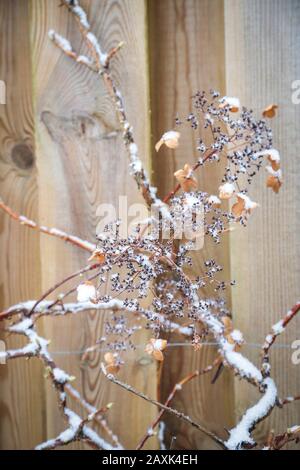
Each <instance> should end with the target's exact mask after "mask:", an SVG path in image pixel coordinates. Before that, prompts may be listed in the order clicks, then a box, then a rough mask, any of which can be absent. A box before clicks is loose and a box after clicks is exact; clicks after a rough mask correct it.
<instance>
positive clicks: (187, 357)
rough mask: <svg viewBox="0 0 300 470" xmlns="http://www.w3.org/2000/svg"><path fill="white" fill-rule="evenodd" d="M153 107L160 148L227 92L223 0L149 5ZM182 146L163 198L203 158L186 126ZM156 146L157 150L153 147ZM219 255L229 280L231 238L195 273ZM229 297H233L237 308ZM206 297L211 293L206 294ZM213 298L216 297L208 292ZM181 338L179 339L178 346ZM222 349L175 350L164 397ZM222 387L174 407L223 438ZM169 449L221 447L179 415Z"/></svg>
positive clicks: (165, 168) (156, 160)
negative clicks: (177, 174)
mask: <svg viewBox="0 0 300 470" xmlns="http://www.w3.org/2000/svg"><path fill="white" fill-rule="evenodd" d="M149 21H150V41H149V47H150V64H151V109H152V138H153V139H152V140H153V144H154V143H155V142H156V141H158V139H159V138H160V136H161V135H162V134H163V133H164V132H165V131H167V130H169V129H172V128H173V127H174V119H175V117H176V116H177V115H178V116H179V118H180V119H183V120H184V119H185V117H187V115H188V114H189V112H190V111H191V104H192V103H191V101H192V100H191V97H192V95H194V94H195V93H196V92H197V91H198V90H207V91H209V90H210V89H211V88H215V89H218V90H220V91H221V92H224V91H225V75H224V72H225V52H224V17H223V3H222V2H220V1H218V0H216V1H206V0H201V1H199V0H195V1H194V0H186V1H182V0H175V1H173V0H164V1H163V2H157V1H155V0H150V2H149ZM180 131H181V139H180V146H179V148H178V149H176V151H171V150H170V149H167V148H166V147H164V146H163V147H164V148H163V147H162V148H161V150H160V152H159V154H156V153H153V178H154V182H155V184H156V185H157V186H158V188H159V193H160V195H161V196H164V195H166V194H167V193H168V192H169V191H170V190H171V189H172V188H173V186H174V184H175V181H174V177H173V173H174V171H176V170H178V169H179V168H182V167H183V165H184V164H185V163H187V162H189V163H192V162H193V163H194V162H196V161H197V158H198V157H197V152H196V140H197V138H199V137H200V134H199V131H197V132H195V131H193V130H191V129H190V128H189V126H188V125H184V126H183V128H181V129H180ZM153 147H154V145H153ZM222 170H223V168H221V165H215V164H211V165H208V166H207V168H204V169H201V171H199V173H198V174H197V177H198V180H199V187H200V189H202V190H204V191H208V192H209V193H215V191H216V188H218V186H219V184H220V182H221V177H222V176H221V175H222ZM212 257H214V258H216V259H218V261H219V262H220V264H222V265H223V266H224V267H225V269H224V272H223V276H224V278H225V279H229V278H230V272H229V246H228V237H224V240H223V243H222V248H216V245H215V244H213V243H209V242H205V247H204V249H203V250H201V251H199V252H196V253H195V256H194V257H193V258H194V268H193V270H192V271H191V274H192V275H195V274H196V273H197V275H199V273H203V270H204V266H203V263H204V260H206V259H209V258H212ZM229 294H230V293H229V292H228V293H227V300H228V302H229V304H230V295H229ZM203 295H205V294H204V293H203ZM206 295H215V293H214V292H213V291H212V290H211V291H206ZM177 339H178V340H179V341H180V340H181V339H180V338H175V337H174V336H172V341H176V340H177ZM215 353H216V352H215V350H214V349H213V348H212V347H210V346H207V347H204V348H203V349H202V350H201V351H200V352H198V353H197V354H195V352H194V351H193V350H192V348H189V347H185V348H182V347H178V348H176V349H175V348H172V349H171V350H170V351H169V350H168V351H167V353H166V361H165V362H164V368H163V371H162V378H161V396H162V398H163V397H166V396H167V394H168V393H169V392H170V390H171V388H172V386H173V385H174V384H175V383H176V381H177V380H179V379H181V378H183V377H184V376H185V375H186V374H187V373H189V372H191V371H193V370H195V369H202V368H204V367H205V366H206V365H208V364H209V363H211V362H212V361H213V358H214V357H215ZM222 375H223V377H222V376H221V377H220V379H219V380H218V382H219V383H218V385H215V386H212V385H211V384H210V380H211V376H209V377H201V378H199V379H196V380H194V381H193V382H191V383H189V384H188V385H187V386H186V387H185V388H184V390H182V392H180V393H178V394H177V395H176V398H175V400H174V402H173V406H175V407H177V408H178V409H180V410H182V411H184V412H185V413H187V414H189V415H190V416H191V417H192V418H193V419H196V420H198V421H199V422H201V423H203V424H204V425H206V427H207V428H209V429H211V430H213V431H215V432H217V433H219V434H220V435H223V434H224V429H223V426H226V427H228V426H230V425H231V424H232V415H233V413H232V411H233V396H232V384H231V380H230V378H229V377H228V375H227V373H225V374H222ZM166 424H167V445H170V440H171V436H176V443H175V441H174V442H173V447H174V448H178V449H196V448H197V449H199V448H200V449H201V448H202V449H203V448H210V447H214V444H213V443H212V442H211V441H210V440H209V439H207V438H205V437H204V436H203V435H201V433H199V432H198V431H195V430H193V429H191V428H190V427H188V426H186V425H185V424H182V423H180V422H178V421H177V420H176V418H175V419H174V418H170V417H166Z"/></svg>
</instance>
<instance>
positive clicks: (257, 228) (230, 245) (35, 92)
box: [0, 0, 300, 449]
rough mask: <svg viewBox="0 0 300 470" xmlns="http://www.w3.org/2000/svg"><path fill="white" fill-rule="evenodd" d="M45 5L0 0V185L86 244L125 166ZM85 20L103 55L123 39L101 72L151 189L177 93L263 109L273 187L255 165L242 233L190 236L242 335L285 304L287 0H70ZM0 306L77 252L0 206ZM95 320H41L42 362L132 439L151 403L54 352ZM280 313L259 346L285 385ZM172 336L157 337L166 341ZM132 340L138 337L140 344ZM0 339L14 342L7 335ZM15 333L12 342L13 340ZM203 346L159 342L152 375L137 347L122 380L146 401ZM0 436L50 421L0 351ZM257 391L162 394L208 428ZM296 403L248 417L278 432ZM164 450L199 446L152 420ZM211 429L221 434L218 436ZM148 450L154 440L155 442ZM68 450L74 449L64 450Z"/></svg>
mask: <svg viewBox="0 0 300 470" xmlns="http://www.w3.org/2000/svg"><path fill="white" fill-rule="evenodd" d="M59 3H60V2H59V0H10V1H7V0H0V34H1V40H0V79H1V80H3V81H4V82H5V84H6V104H5V105H3V104H1V105H0V118H1V122H0V194H1V197H2V198H3V199H4V200H5V201H6V202H7V203H8V204H9V205H10V206H12V207H13V208H14V209H15V210H17V211H19V212H20V213H23V214H25V215H27V216H28V217H30V218H32V219H34V220H38V221H39V222H40V223H41V224H45V225H49V226H56V227H58V228H61V229H63V230H65V231H68V232H71V233H76V234H78V235H79V236H81V237H83V238H84V239H89V240H94V239H95V230H96V224H97V216H96V208H97V206H98V205H99V204H100V203H101V202H109V203H113V204H118V197H119V195H125V194H127V195H128V196H129V203H130V202H135V201H140V200H141V199H140V196H139V195H138V192H137V190H135V189H134V190H133V189H132V188H133V183H132V180H131V177H130V175H129V171H128V164H127V159H126V155H125V152H124V149H123V144H122V138H121V135H120V132H119V129H118V124H117V121H116V117H115V114H114V110H113V107H112V105H111V101H110V98H109V97H108V96H107V94H106V92H105V88H104V86H102V85H99V81H97V80H96V79H95V78H94V77H93V75H92V74H91V73H89V72H88V71H87V70H86V69H84V68H81V67H77V66H74V65H73V64H72V63H71V61H70V60H68V59H67V58H66V57H64V56H63V55H62V54H61V53H60V51H59V50H57V49H55V48H54V47H53V45H52V44H51V43H50V41H49V40H48V37H47V32H48V30H49V29H50V28H53V29H55V30H56V31H58V32H60V33H61V34H62V35H64V36H67V37H68V38H70V40H71V42H72V44H73V45H74V46H75V47H76V48H77V49H80V47H81V38H80V35H79V33H78V31H77V27H76V25H75V23H74V20H73V19H72V17H71V16H70V15H68V13H67V11H66V9H65V8H59ZM82 5H83V6H84V7H85V8H86V10H87V12H88V15H89V18H90V19H91V24H92V28H93V31H94V32H95V34H96V35H97V37H98V38H99V39H100V40H101V43H102V44H103V48H104V49H105V50H109V49H110V48H111V47H112V46H114V45H116V43H117V42H119V41H120V40H123V41H125V43H126V45H125V47H124V48H123V49H122V52H121V53H120V54H119V55H118V56H117V57H116V58H115V59H114V61H113V73H114V75H115V77H116V79H117V81H118V84H119V86H120V88H121V90H122V92H123V95H124V97H125V101H126V106H127V110H128V115H129V120H130V121H131V122H132V124H133V128H134V134H135V137H136V141H137V143H138V145H139V147H140V150H141V155H142V156H143V161H144V164H145V166H146V168H148V171H149V173H150V174H151V176H152V179H153V181H154V183H155V184H156V185H157V186H158V189H159V193H160V194H161V195H163V194H164V193H166V192H167V191H168V190H170V189H171V188H172V185H173V173H174V171H175V170H176V169H178V168H181V167H182V165H183V164H184V163H185V162H186V161H187V160H188V161H192V160H195V159H196V158H197V156H196V154H195V150H194V148H195V134H194V133H192V131H185V132H184V133H183V135H182V139H181V145H180V147H179V149H178V150H176V151H170V150H162V151H161V152H160V154H159V157H158V156H157V155H156V154H155V153H154V151H153V144H154V143H155V142H156V141H157V140H158V138H159V137H160V135H161V134H162V133H163V132H164V131H165V130H167V129H170V128H172V126H173V122H174V117H175V116H176V115H177V114H178V115H179V116H180V117H184V116H185V115H187V114H188V113H189V112H190V110H191V99H190V98H191V96H192V95H193V93H194V92H195V91H197V90H199V89H210V88H216V89H218V90H220V91H221V92H222V93H224V94H225V93H226V94H228V95H233V96H239V98H240V99H241V101H242V103H243V104H245V105H246V106H249V107H251V108H253V109H254V111H255V112H257V113H260V111H261V109H262V107H264V106H265V105H268V104H270V103H272V102H276V103H277V104H278V105H279V113H278V117H277V118H276V120H274V121H272V127H273V130H274V136H275V147H276V148H278V149H279V150H280V152H281V155H282V159H283V170H284V175H285V181H284V186H283V188H282V191H281V193H280V194H279V195H273V194H271V193H270V192H269V191H267V189H266V188H265V185H264V182H263V181H264V175H261V176H260V177H259V178H258V181H256V182H255V184H254V186H253V188H252V196H253V199H254V200H256V201H258V202H259V203H260V205H261V207H260V209H259V210H258V211H257V212H256V214H255V216H254V217H253V218H252V219H251V221H250V223H249V226H248V228H247V229H246V230H242V229H241V230H236V231H234V232H232V233H230V235H229V234H228V236H227V238H226V239H225V240H224V243H222V247H220V248H218V249H216V248H215V246H211V245H206V246H205V250H204V251H203V252H201V254H200V255H198V257H197V259H195V267H196V268H197V269H200V266H201V265H202V262H203V260H204V259H206V258H208V257H218V260H219V261H220V262H221V263H222V264H223V265H224V267H225V269H224V277H226V278H230V277H231V278H234V279H235V280H236V281H237V286H236V287H234V288H232V290H231V291H230V292H228V293H227V297H228V299H227V300H228V302H229V304H230V305H231V306H232V309H233V312H234V318H235V322H236V325H237V326H238V327H239V328H240V329H241V330H242V331H243V332H244V333H245V336H246V340H247V341H248V343H250V344H249V345H248V346H246V348H247V352H248V353H249V356H250V357H251V358H252V359H253V360H257V359H258V354H259V350H258V349H257V348H256V347H255V344H257V343H261V342H262V341H263V338H264V335H265V334H266V333H267V332H268V330H269V328H270V326H271V325H272V323H274V322H275V321H276V320H277V319H278V318H279V317H280V316H281V315H282V314H283V313H284V312H285V311H286V310H287V309H288V308H289V307H290V306H291V305H292V304H293V303H294V302H295V301H297V300H299V290H300V282H299V281H300V264H299V250H300V238H299V230H300V226H299V223H300V222H299V221H300V212H299V203H298V199H297V198H298V197H299V186H300V182H299V181H300V178H299V175H300V168H299V161H300V160H299V155H300V146H299V121H300V104H298V105H297V104H295V103H293V101H292V92H293V90H292V83H293V82H294V81H295V80H299V79H300V54H299V51H300V28H299V24H300V2H299V1H298V0H263V1H262V0H248V1H247V0H149V1H148V2H147V1H146V0H84V1H82ZM220 174H221V173H220V169H218V170H216V169H215V167H214V168H212V167H210V168H209V169H207V170H205V171H203V172H202V173H201V172H200V176H199V182H200V186H201V188H203V189H204V190H207V191H210V188H215V187H216V185H217V184H218V182H219V180H220ZM0 221H1V225H0V244H1V245H0V250H1V251H0V253H1V255H0V266H1V271H0V272H1V274H0V276H1V277H0V307H1V308H5V307H8V306H9V305H11V304H13V303H16V302H19V301H22V300H26V299H30V298H36V297H37V296H38V295H39V294H40V293H41V292H42V291H43V290H46V289H47V288H48V287H49V286H51V285H52V284H53V283H54V281H55V280H57V279H58V278H59V279H60V278H63V276H64V275H67V274H68V273H70V272H73V271H74V270H76V269H78V268H80V267H82V266H83V265H84V263H85V262H86V257H85V255H82V254H81V253H79V252H78V251H76V250H75V249H74V248H73V247H70V246H66V245H64V244H63V243H62V242H60V241H57V240H54V239H49V238H47V237H46V236H39V235H38V234H37V233H33V232H32V231H30V230H28V229H26V228H23V227H20V226H18V225H17V224H16V223H14V222H12V221H11V220H8V218H7V217H6V216H4V215H3V214H0ZM104 321H105V316H99V315H95V314H94V313H89V314H88V315H84V316H83V315H78V316H77V317H76V318H68V319H67V318H66V319H60V320H57V321H53V320H50V319H49V320H47V321H45V320H43V322H42V323H41V328H42V330H43V331H44V332H46V336H47V337H51V338H52V343H51V350H53V351H59V352H61V354H60V355H58V356H57V362H58V363H59V364H60V366H61V367H62V368H66V369H67V370H68V371H70V373H72V375H75V376H76V377H77V382H76V384H77V385H78V387H79V389H80V390H81V392H82V393H83V395H84V397H85V398H86V399H87V400H89V401H90V402H91V403H93V404H94V405H95V406H100V405H101V404H103V403H107V402H108V401H113V402H115V404H116V405H115V407H114V408H113V409H112V410H111V411H110V414H109V421H110V423H111V425H112V428H114V429H115V430H116V431H118V434H119V435H120V438H121V439H122V442H124V445H125V446H128V447H133V446H134V445H135V444H136V443H137V441H138V439H139V438H140V437H141V436H142V435H143V433H144V432H145V430H146V429H147V426H148V425H149V423H150V421H151V419H152V418H153V417H154V416H155V415H156V413H157V410H156V409H155V407H153V406H152V405H150V404H148V403H146V402H144V401H143V400H141V399H139V398H137V397H132V396H129V395H128V394H127V393H126V392H123V391H120V390H119V389H118V388H117V387H116V386H115V385H113V384H110V385H108V384H107V383H106V380H105V379H104V378H103V376H101V375H100V374H99V363H100V356H99V354H95V355H94V356H92V357H91V360H90V362H89V366H88V367H82V365H81V364H80V356H79V355H76V354H70V352H72V351H78V350H81V349H83V348H84V347H86V346H87V345H89V344H90V343H91V342H92V341H93V339H97V337H98V336H99V335H100V333H101V331H102V330H103V325H104ZM299 325H300V322H299V320H298V322H297V321H295V323H294V324H293V327H291V328H290V329H289V330H288V331H287V332H286V333H285V334H284V336H282V338H281V343H284V344H285V345H286V347H284V346H283V347H282V348H277V349H274V351H273V354H272V361H273V362H274V376H275V377H276V378H277V380H278V384H279V389H280V393H281V394H282V395H285V394H297V392H298V394H299V390H300V366H299V365H298V366H297V365H293V364H292V363H291V352H292V350H291V349H290V345H291V343H292V341H294V340H295V339H297V338H298V339H300V328H299ZM175 340H176V338H174V336H173V338H172V341H175ZM143 341H145V333H143V334H142V335H141V337H140V342H141V343H142V342H143ZM13 344H14V346H15V345H16V341H15V339H14V343H13ZM20 344H21V342H20ZM212 355H213V348H212V347H210V346H207V347H204V348H203V349H202V350H201V351H200V352H198V353H197V354H195V353H194V352H193V351H192V350H191V349H190V348H188V347H186V348H182V347H178V348H172V351H171V353H170V352H168V353H167V354H166V360H165V362H164V365H163V370H162V371H160V374H157V370H156V364H154V363H153V362H152V361H149V359H148V358H146V357H145V353H143V350H142V349H139V350H137V351H135V352H133V353H130V359H129V363H128V365H127V366H126V368H125V370H124V371H123V372H122V378H123V379H124V380H125V381H127V382H128V383H130V384H132V385H134V386H136V387H137V388H139V389H140V390H142V391H144V392H145V393H147V394H148V395H150V396H152V397H155V396H159V398H160V399H161V400H162V399H163V398H164V397H166V395H167V394H168V392H169V391H170V388H171V387H172V385H173V384H174V383H175V382H176V380H177V379H179V378H181V377H183V376H184V374H185V372H189V371H191V370H194V369H195V368H201V367H203V366H204V365H206V364H208V363H209V361H210V358H211V357H212ZM0 387H1V388H0V446H1V448H3V449H7V448H13V449H17V448H32V447H33V446H34V445H36V444H37V443H39V442H41V441H42V440H45V439H47V438H50V437H54V436H55V435H56V434H57V433H58V432H60V431H61V430H62V429H63V424H62V420H61V417H60V415H59V412H58V410H57V407H56V397H55V392H54V390H53V389H52V388H51V387H50V386H49V385H48V384H47V382H46V381H45V380H44V378H43V370H42V368H41V366H40V364H39V363H38V362H37V361H34V360H32V361H23V360H18V361H12V362H11V363H9V365H8V366H0ZM256 398H257V395H256V391H255V389H252V388H251V387H249V386H248V385H247V384H246V385H244V384H242V383H240V382H235V380H234V379H233V378H232V376H231V375H230V374H222V376H221V378H220V380H219V381H218V383H217V384H216V385H215V386H212V385H211V384H210V379H209V378H199V379H198V380H197V381H194V382H192V383H190V384H189V385H187V386H186V388H185V390H184V391H183V392H182V393H178V395H177V398H176V399H175V401H174V403H173V405H174V406H175V407H177V408H178V409H180V410H184V411H185V412H186V413H188V414H189V415H190V416H192V417H193V418H195V419H197V420H198V421H200V422H202V423H204V424H205V425H206V426H207V427H209V428H210V429H212V430H214V431H216V432H218V433H220V434H222V433H224V427H227V428H229V427H230V426H231V425H232V424H233V423H234V422H235V420H236V419H238V418H239V417H240V415H241V414H242V412H243V410H244V409H245V407H246V406H248V405H249V404H250V403H252V402H253V401H255V399H256ZM299 421H300V410H299V406H297V404H293V405H290V407H289V408H287V409H286V410H285V412H284V413H283V412H282V411H280V410H278V411H275V412H274V413H273V414H272V417H271V418H270V419H268V420H267V421H265V422H264V424H263V425H262V426H261V427H259V429H258V431H257V432H258V434H259V435H260V436H264V435H265V434H266V433H267V431H268V429H269V428H270V427H275V429H276V430H278V431H280V430H284V429H285V428H286V427H287V426H288V425H293V424H296V423H299ZM165 422H166V429H167V439H166V441H167V445H170V441H171V438H172V436H175V437H176V442H175V443H174V444H173V447H175V448H179V449H180V448H193V449H195V448H210V447H211V446H212V444H211V442H209V441H208V440H207V439H206V438H205V437H203V435H202V434H201V433H200V432H199V431H197V430H194V429H193V428H191V427H188V426H187V425H186V424H184V423H182V422H180V421H178V420H175V419H174V418H173V417H170V416H166V417H165ZM223 435H224V434H223ZM147 445H148V448H156V446H157V444H156V442H155V438H152V440H149V441H148V444H147ZM74 447H77V448H78V447H82V445H81V444H80V445H76V446H75V445H74V446H73V448H74Z"/></svg>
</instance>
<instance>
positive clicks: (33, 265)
mask: <svg viewBox="0 0 300 470" xmlns="http://www.w3.org/2000/svg"><path fill="white" fill-rule="evenodd" d="M29 25H30V11H29V3H28V2H22V1H21V2H20V1H16V0H14V1H11V2H6V1H5V0H2V1H1V2H0V35H1V38H0V45H1V46H0V47H1V49H0V78H1V80H4V82H5V84H6V104H5V105H4V104H1V105H0V187H1V197H2V198H3V199H5V201H6V202H7V203H8V204H10V205H11V206H12V207H14V208H15V209H16V210H17V211H20V212H23V213H26V214H27V215H28V216H29V217H31V218H36V217H37V214H38V176H37V168H36V155H35V146H36V143H35V120H34V111H33V96H32V69H31V58H30V30H29ZM0 220H1V228H0V232H1V233H0V243H1V245H0V251H1V255H0V266H1V267H0V271H1V274H0V275H1V278H0V279H1V280H0V292H1V296H0V297H1V299H0V302H1V304H0V309H1V310H2V308H4V307H7V306H9V305H10V304H14V303H16V302H19V301H20V300H25V299H26V298H34V297H36V296H38V295H39V293H40V292H41V281H40V279H41V264H40V240H39V237H38V235H37V234H35V233H32V232H31V233H30V232H29V231H28V230H24V228H23V227H21V226H18V224H16V223H14V222H13V221H11V220H9V219H8V218H7V217H5V216H4V215H3V214H0ZM23 343H24V341H21V340H20V341H18V342H17V341H14V342H12V341H10V340H9V341H8V343H7V347H9V346H13V345H14V346H16V345H20V344H23ZM43 410H44V396H43V377H42V369H41V367H40V364H38V363H36V362H33V361H30V362H29V361H25V360H21V361H16V362H14V363H11V364H10V366H9V367H7V366H6V365H0V415H1V420H0V446H1V448H5V449H11V448H30V447H33V445H34V443H36V442H39V441H40V440H41V439H43V438H44V436H45V432H44V427H45V420H44V417H45V416H44V412H43Z"/></svg>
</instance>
